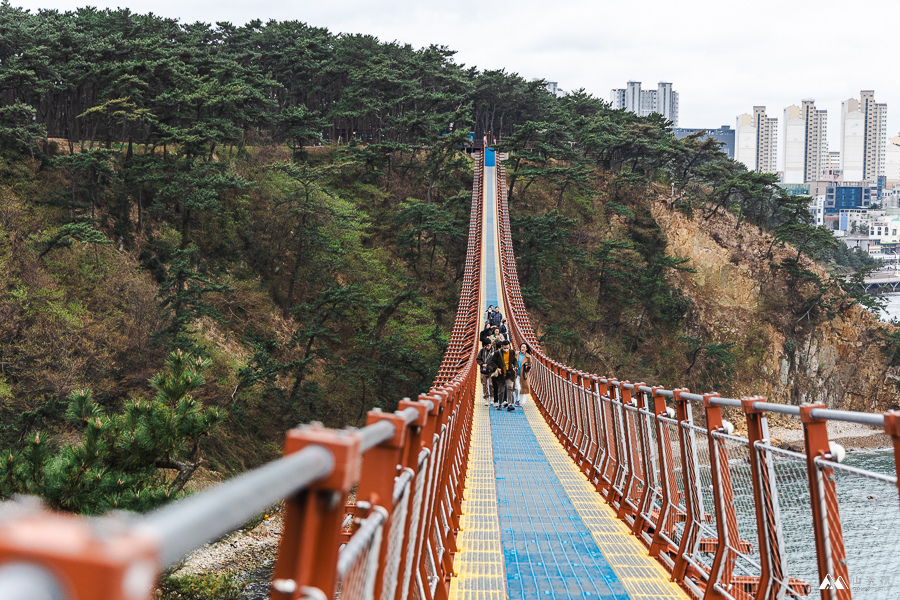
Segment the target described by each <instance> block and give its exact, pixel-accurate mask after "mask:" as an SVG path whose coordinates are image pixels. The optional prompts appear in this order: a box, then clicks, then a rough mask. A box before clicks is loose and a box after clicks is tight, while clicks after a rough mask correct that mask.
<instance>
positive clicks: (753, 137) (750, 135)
mask: <svg viewBox="0 0 900 600" xmlns="http://www.w3.org/2000/svg"><path fill="white" fill-rule="evenodd" d="M734 137H735V140H734V158H735V160H737V161H740V162H742V163H744V165H745V166H746V167H747V168H748V169H749V170H751V171H757V172H759V173H775V172H776V169H777V165H776V159H777V156H778V154H777V151H776V148H777V146H778V119H776V118H774V117H771V118H770V117H768V116H766V107H765V106H754V107H753V114H752V115H749V114H747V113H744V114H742V115H740V116H739V117H738V118H737V124H736V126H735V134H734Z"/></svg>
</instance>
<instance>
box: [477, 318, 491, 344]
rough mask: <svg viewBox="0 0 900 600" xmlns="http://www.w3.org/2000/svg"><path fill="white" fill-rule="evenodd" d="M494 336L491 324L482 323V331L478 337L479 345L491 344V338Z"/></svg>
mask: <svg viewBox="0 0 900 600" xmlns="http://www.w3.org/2000/svg"><path fill="white" fill-rule="evenodd" d="M492 335H494V329H493V328H492V327H491V324H490V323H488V322H487V321H485V322H484V329H482V330H481V334H480V335H479V336H478V339H479V341H480V342H481V345H482V346H484V345H485V344H488V345H490V344H491V336H492Z"/></svg>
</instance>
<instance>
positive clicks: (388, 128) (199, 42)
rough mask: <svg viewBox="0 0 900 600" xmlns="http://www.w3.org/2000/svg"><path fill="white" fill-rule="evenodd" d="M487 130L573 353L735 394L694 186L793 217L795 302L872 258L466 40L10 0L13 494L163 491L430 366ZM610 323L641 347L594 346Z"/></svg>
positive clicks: (788, 226) (556, 348) (7, 397)
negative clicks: (464, 47)
mask: <svg viewBox="0 0 900 600" xmlns="http://www.w3.org/2000/svg"><path fill="white" fill-rule="evenodd" d="M470 136H471V137H470ZM483 136H489V137H490V138H491V139H496V140H497V147H498V149H499V150H501V151H506V152H509V153H510V154H509V156H510V158H509V160H508V161H507V163H506V168H507V170H508V177H509V187H510V190H511V192H510V199H509V201H510V209H511V218H512V228H513V243H514V246H515V249H516V254H517V260H518V272H519V275H520V278H521V283H522V287H523V292H524V295H525V300H526V302H527V304H528V306H529V310H530V311H531V315H532V318H533V320H534V322H535V323H536V324H537V326H538V327H537V329H538V333H539V336H540V338H541V341H542V344H543V345H544V347H545V349H546V350H547V351H548V352H549V353H550V354H551V355H554V356H556V357H557V358H558V359H560V360H563V361H565V362H568V363H570V364H572V365H573V366H577V367H579V368H585V369H592V370H597V371H599V370H605V369H607V368H610V367H614V368H615V369H616V370H620V369H621V370H622V371H623V372H631V373H635V374H634V375H632V377H635V378H636V377H644V378H646V379H647V380H654V381H659V382H660V383H663V384H672V383H675V382H681V381H686V382H687V383H688V384H690V385H696V386H699V387H706V388H712V387H715V386H725V385H727V378H728V376H729V374H730V373H733V372H734V370H735V369H740V368H744V367H747V365H749V364H750V363H749V362H747V361H749V360H750V358H749V357H747V356H744V355H742V354H741V350H740V349H739V348H735V347H734V346H733V344H732V345H729V343H728V342H727V341H724V340H720V339H716V338H715V337H714V336H711V335H709V336H708V335H706V334H705V333H704V332H700V333H699V334H697V333H696V332H687V331H686V329H685V320H686V318H687V317H688V315H689V314H690V312H691V307H692V301H691V299H690V298H689V297H687V296H686V295H685V294H683V293H681V292H680V291H679V290H678V289H677V288H676V287H673V286H672V285H669V283H670V280H671V279H670V278H671V275H672V274H673V273H676V272H678V271H684V270H689V269H691V266H690V264H689V263H687V262H686V261H685V260H684V259H675V258H674V257H672V256H671V255H669V254H668V253H667V249H666V239H665V236H664V235H663V233H662V231H661V230H660V227H659V225H658V224H657V223H656V222H655V221H654V219H653V217H652V215H651V212H650V209H649V204H648V203H649V202H659V201H661V198H662V197H663V196H664V195H666V198H669V200H668V201H669V202H671V203H672V205H673V209H677V210H681V211H684V212H686V213H694V212H702V214H704V215H710V216H712V215H715V214H718V213H719V212H721V211H731V212H732V213H733V214H734V215H736V216H737V218H738V226H739V227H751V228H762V229H764V230H767V231H769V232H771V236H772V245H773V246H775V245H781V244H783V243H784V242H785V241H786V240H790V241H791V242H792V243H793V244H794V245H795V247H796V249H797V255H796V257H794V258H792V259H785V260H784V261H782V262H781V263H779V264H777V265H774V267H775V268H776V269H777V270H778V272H779V273H781V274H782V275H781V283H780V284H779V285H783V286H785V287H784V289H786V290H789V292H787V293H785V294H784V298H783V305H782V306H781V308H782V309H783V310H784V311H790V312H791V313H793V314H795V315H796V316H798V317H800V318H801V319H802V318H803V317H808V318H807V320H806V323H809V322H812V321H814V320H815V319H820V318H827V316H828V315H829V314H830V313H833V312H834V311H835V310H837V309H838V308H839V307H840V306H846V299H845V298H844V296H843V294H844V292H843V291H841V290H840V289H835V286H834V285H833V284H831V283H829V282H826V281H823V280H822V279H821V278H820V276H819V275H817V274H816V273H815V272H814V271H812V270H810V269H809V268H808V267H807V266H806V264H807V263H806V262H804V261H802V260H801V259H800V256H801V253H805V254H807V255H808V256H811V257H815V258H817V259H820V260H823V261H831V262H832V263H833V265H834V266H835V267H840V266H841V265H843V267H844V268H845V269H847V270H854V269H855V270H857V271H858V270H859V269H863V270H864V269H865V268H867V267H870V266H871V265H869V264H868V263H867V262H866V261H865V260H863V259H861V258H860V256H859V255H858V254H856V253H847V252H846V251H838V250H837V249H836V248H835V247H834V245H833V239H832V238H831V234H830V233H828V232H824V231H823V230H820V229H816V228H815V227H814V226H813V224H812V219H811V216H810V215H809V212H808V211H807V209H806V206H807V204H806V202H807V200H806V199H803V198H793V197H789V196H786V195H785V194H784V192H782V191H781V189H780V188H778V186H777V185H776V179H775V176H773V175H766V174H759V173H753V172H748V171H747V170H746V169H745V168H744V167H743V166H742V165H740V164H738V163H736V162H734V161H732V160H729V159H728V158H727V157H726V156H725V155H724V154H723V153H722V151H721V150H720V148H719V146H718V144H717V143H715V142H713V141H711V140H708V139H706V138H705V137H703V136H701V135H695V136H692V137H688V138H685V139H682V140H678V139H675V138H674V137H673V135H672V132H671V123H670V122H667V121H665V120H664V119H662V118H661V117H658V116H651V117H646V118H640V117H637V116H636V115H634V114H631V113H627V112H624V111H614V110H611V109H610V107H609V105H608V104H607V103H606V102H604V101H603V100H601V99H598V98H596V97H593V96H591V95H590V94H587V93H586V92H584V91H583V90H579V91H575V92H572V93H569V94H567V95H565V96H564V97H556V96H554V95H552V94H551V93H550V92H548V91H547V89H546V82H544V81H526V80H525V79H524V78H522V77H520V76H519V75H517V74H515V73H509V72H506V71H503V70H500V71H482V70H479V69H478V68H476V67H469V66H466V65H462V64H459V63H457V62H456V61H455V60H454V52H453V51H452V50H451V49H449V48H446V47H441V46H431V47H428V48H413V47H411V46H409V45H403V44H401V43H399V42H383V41H380V40H378V39H376V38H374V37H372V36H368V35H354V34H335V33H332V32H329V31H328V30H327V29H324V28H319V27H314V26H311V25H307V24H305V23H302V22H297V21H289V22H274V21H270V22H267V23H263V22H260V21H252V22H250V23H248V24H246V25H242V26H235V25H232V24H229V23H216V24H214V25H212V24H205V23H190V24H189V23H181V22H179V21H176V20H172V19H166V18H162V17H158V16H155V15H152V14H147V15H140V14H134V13H131V12H129V11H128V10H116V11H110V10H96V9H91V8H85V9H81V10H78V11H76V12H66V13H62V12H57V11H27V10H24V9H19V8H15V7H13V6H11V5H10V4H9V3H8V2H6V1H5V0H4V2H3V3H2V4H0V449H4V451H3V455H2V457H3V467H2V469H0V497H6V496H9V495H11V494H13V493H20V492H26V493H32V494H37V495H41V496H43V497H44V499H45V500H46V501H47V502H48V503H49V504H50V505H51V506H53V507H56V508H59V509H63V510H69V511H77V512H85V513H98V512H103V511H105V510H108V509H110V508H117V507H118V508H130V509H136V510H146V509H148V508H151V507H153V506H156V505H158V504H160V503H162V502H165V501H166V500H167V499H169V498H173V497H177V496H178V495H180V494H183V493H185V492H186V491H189V490H191V489H193V488H192V486H193V485H202V481H199V482H198V473H203V474H204V475H203V477H205V478H207V479H212V480H216V479H219V478H222V477H226V476H228V475H230V474H232V473H235V472H239V471H242V470H244V469H247V468H249V467H252V466H254V465H257V464H260V463H262V462H265V461H267V460H270V459H272V458H273V457H274V456H277V455H278V453H279V450H280V444H281V442H282V440H283V436H284V432H285V431H286V430H287V429H288V428H290V427H292V426H294V425H296V424H298V423H301V422H307V421H311V420H316V421H322V422H324V423H325V424H326V425H328V426H333V427H343V426H346V425H359V424H361V423H362V422H363V421H364V419H365V414H366V412H367V411H368V410H370V409H372V408H373V407H380V408H383V409H385V410H392V409H393V408H394V407H395V406H396V403H397V402H398V400H400V399H401V398H403V397H404V396H409V397H415V396H416V395H417V394H418V393H421V392H423V391H425V390H427V388H428V387H429V386H430V383H431V381H432V379H433V377H434V375H435V373H436V372H437V367H438V365H439V363H440V360H441V356H442V354H443V351H444V349H445V347H446V344H447V340H448V336H449V333H450V329H451V327H452V324H453V321H454V317H455V310H456V304H457V301H458V295H459V289H460V285H461V279H462V274H463V267H464V262H465V251H466V239H467V236H468V218H469V209H470V204H469V203H470V200H471V193H472V175H473V168H472V164H471V161H470V159H469V157H468V155H467V153H466V149H467V147H468V146H469V145H470V139H471V138H474V139H482V137H483ZM669 196H671V198H670V197H669ZM673 198H674V199H673ZM779 289H781V288H779ZM861 299H862V300H863V301H868V300H867V299H866V298H864V297H863V298H861ZM798 322H799V323H803V321H802V320H801V321H795V320H794V319H791V320H790V323H792V324H793V325H791V326H790V327H787V326H786V333H787V334H793V333H795V332H796V331H797V329H798V327H802V326H803V325H802V324H801V325H797V324H796V323H798ZM607 338H608V340H609V341H608V342H607V343H608V346H609V348H610V353H615V354H617V355H619V356H620V357H622V358H621V362H620V363H619V364H616V365H608V364H606V363H604V362H602V361H601V360H599V358H598V356H596V355H592V354H591V353H590V352H586V351H584V348H585V344H586V341H587V340H596V339H607ZM659 340H663V343H660V342H659ZM673 365H675V366H674V367H673Z"/></svg>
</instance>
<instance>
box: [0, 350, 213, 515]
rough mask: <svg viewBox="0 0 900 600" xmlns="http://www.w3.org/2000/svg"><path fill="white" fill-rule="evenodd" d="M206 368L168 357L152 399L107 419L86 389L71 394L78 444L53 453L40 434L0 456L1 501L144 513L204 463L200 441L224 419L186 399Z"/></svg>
mask: <svg viewBox="0 0 900 600" xmlns="http://www.w3.org/2000/svg"><path fill="white" fill-rule="evenodd" d="M208 365H209V362H208V361H206V360H203V359H199V358H194V357H192V356H191V355H190V354H187V353H185V352H182V351H181V350H177V351H175V352H173V353H172V354H171V355H170V356H169V359H168V361H167V362H166V367H165V369H164V370H163V371H162V372H161V373H158V374H157V375H155V376H154V377H153V378H152V379H151V380H150V387H151V388H152V389H153V390H155V392H156V394H155V396H154V397H153V398H151V399H139V400H134V401H129V402H128V403H126V405H125V407H124V410H123V412H121V413H119V414H113V415H110V414H107V413H106V411H104V410H103V409H102V408H101V407H100V406H99V405H98V404H97V403H96V401H95V400H94V398H93V396H92V394H91V391H90V390H78V391H75V392H72V394H71V395H70V396H69V406H68V409H67V411H66V418H67V419H68V421H69V422H70V423H72V424H73V425H75V426H77V427H80V428H81V430H82V434H81V439H80V441H78V442H75V443H67V444H64V445H63V446H62V447H61V448H59V450H58V451H57V452H52V451H51V450H52V448H50V447H49V445H48V441H49V440H48V439H47V436H42V435H41V433H40V432H38V433H36V434H35V436H34V437H33V438H32V439H30V440H28V442H27V443H26V444H25V447H24V448H23V449H21V450H19V451H12V450H7V451H6V452H4V453H3V456H4V457H5V460H4V461H3V465H2V466H0V497H8V496H10V495H12V494H32V495H36V496H40V497H41V498H43V499H44V501H45V502H47V503H48V504H49V505H50V506H51V507H53V508H55V509H59V510H65V511H71V512H79V513H88V514H97V513H102V512H105V511H108V510H112V509H116V508H118V509H128V510H136V511H144V510H148V509H150V508H153V507H155V506H158V505H160V504H162V503H164V502H166V501H167V500H168V499H170V498H173V497H175V496H177V495H179V494H180V493H181V492H182V490H183V489H184V486H185V484H186V483H187V482H188V480H189V479H190V478H191V476H192V475H193V474H194V472H195V471H196V470H197V468H198V467H199V466H200V464H201V463H202V462H203V459H202V457H201V454H200V440H201V439H202V438H203V437H205V436H208V435H209V432H210V431H211V430H212V429H213V428H215V427H216V426H217V425H218V424H219V423H220V422H221V421H222V418H223V416H224V415H223V414H222V413H221V411H219V410H218V409H216V408H204V407H203V405H202V404H201V403H200V402H199V401H197V400H196V399H195V398H194V397H193V396H192V395H191V393H192V392H193V391H195V390H197V389H198V388H199V387H200V386H202V385H203V383H204V379H203V371H204V369H206V367H207V366H208ZM166 471H170V472H174V475H173V474H172V473H166Z"/></svg>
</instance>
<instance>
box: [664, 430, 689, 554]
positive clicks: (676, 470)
mask: <svg viewBox="0 0 900 600" xmlns="http://www.w3.org/2000/svg"><path fill="white" fill-rule="evenodd" d="M657 419H658V421H659V434H660V435H661V436H662V451H663V456H662V461H663V462H664V463H665V464H666V465H667V466H666V472H667V474H668V475H667V477H668V479H667V483H668V485H669V511H668V514H667V515H666V521H665V523H661V524H660V527H661V528H662V532H663V534H664V535H665V536H667V537H668V538H669V539H670V540H671V541H672V542H673V543H674V544H675V545H676V546H677V545H678V544H680V543H681V534H682V533H683V532H684V519H685V518H686V515H687V507H686V506H685V500H684V476H683V475H684V473H683V470H682V461H681V446H680V444H679V442H678V421H676V420H675V419H669V418H667V417H657ZM673 484H674V486H673Z"/></svg>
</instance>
